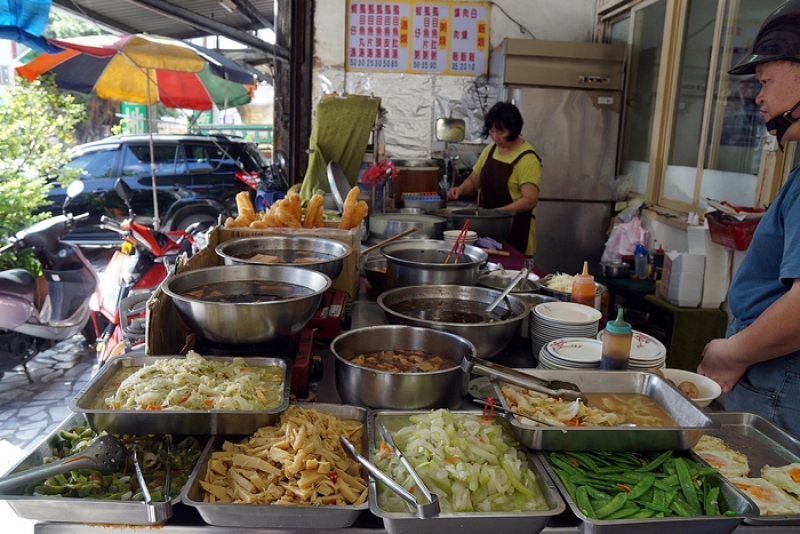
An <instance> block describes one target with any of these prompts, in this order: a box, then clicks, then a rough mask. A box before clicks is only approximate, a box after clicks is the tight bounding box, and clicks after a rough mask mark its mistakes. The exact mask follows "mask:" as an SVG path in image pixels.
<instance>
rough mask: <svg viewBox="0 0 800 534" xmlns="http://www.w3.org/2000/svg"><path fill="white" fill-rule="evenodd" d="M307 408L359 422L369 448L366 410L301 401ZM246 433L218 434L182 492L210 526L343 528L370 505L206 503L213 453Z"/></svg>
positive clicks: (182, 498) (184, 501)
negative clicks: (205, 486)
mask: <svg viewBox="0 0 800 534" xmlns="http://www.w3.org/2000/svg"><path fill="white" fill-rule="evenodd" d="M298 406H301V407H303V408H305V409H309V408H313V409H315V410H317V411H318V412H320V413H325V414H330V415H333V416H335V417H336V418H337V419H341V420H350V421H360V422H362V423H363V424H364V426H365V428H364V431H363V432H362V442H361V443H360V444H358V445H360V447H361V450H362V451H365V450H366V449H367V429H366V424H367V413H368V412H367V409H366V408H359V407H356V406H347V405H337V404H321V403H320V404H317V403H309V404H298ZM245 437H247V436H228V437H227V438H226V437H223V436H216V437H215V438H214V439H213V440H211V441H210V442H209V444H208V445H207V446H206V448H205V450H204V451H203V454H202V455H201V456H200V459H199V460H198V461H197V465H196V466H195V468H194V471H193V472H192V474H191V476H190V477H189V481H188V482H187V483H186V485H185V486H184V488H183V492H181V500H182V501H183V503H184V504H187V505H189V506H193V507H195V508H196V509H197V512H198V513H199V514H200V516H201V517H202V518H203V520H204V521H205V522H206V523H208V524H209V525H214V526H218V527H235V528H257V527H269V528H283V529H291V528H294V529H312V528H313V529H317V528H320V527H321V526H324V528H326V529H327V528H344V527H348V526H350V525H352V524H353V523H354V522H355V520H356V519H357V518H358V515H359V514H360V513H361V511H363V510H366V509H367V508H368V507H369V505H368V504H367V503H366V502H365V503H364V504H360V505H356V506H312V505H309V506H299V505H298V506H292V505H283V504H281V505H276V504H242V503H237V504H232V503H206V502H203V493H204V490H203V488H202V487H201V486H200V480H202V479H203V478H204V477H205V474H206V471H207V470H208V462H209V460H210V459H211V455H212V454H213V453H214V452H216V451H218V450H220V449H221V447H222V444H223V442H224V441H226V440H227V441H233V442H239V441H241V439H242V438H245ZM362 476H363V477H364V480H366V479H367V473H366V470H364V469H362Z"/></svg>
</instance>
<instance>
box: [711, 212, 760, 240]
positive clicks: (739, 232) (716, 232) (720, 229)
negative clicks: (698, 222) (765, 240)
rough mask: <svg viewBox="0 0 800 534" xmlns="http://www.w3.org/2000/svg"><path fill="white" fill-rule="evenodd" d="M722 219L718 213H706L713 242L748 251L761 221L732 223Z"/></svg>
mask: <svg viewBox="0 0 800 534" xmlns="http://www.w3.org/2000/svg"><path fill="white" fill-rule="evenodd" d="M722 217H723V215H722V214H720V212H718V211H715V212H711V213H706V220H707V221H708V229H709V231H710V233H711V241H713V242H714V243H717V244H719V245H722V246H725V247H729V248H732V249H735V250H747V247H749V246H750V242H751V241H752V240H753V233H755V231H756V226H758V223H759V222H761V219H750V220H749V221H730V220H726V219H723V218H722Z"/></svg>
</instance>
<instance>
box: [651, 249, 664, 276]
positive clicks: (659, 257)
mask: <svg viewBox="0 0 800 534" xmlns="http://www.w3.org/2000/svg"><path fill="white" fill-rule="evenodd" d="M663 273H664V247H662V246H661V244H660V243H659V245H658V249H657V250H656V251H655V252H654V253H653V272H652V273H651V274H652V276H653V280H656V281H658V280H661V275H662V274H663Z"/></svg>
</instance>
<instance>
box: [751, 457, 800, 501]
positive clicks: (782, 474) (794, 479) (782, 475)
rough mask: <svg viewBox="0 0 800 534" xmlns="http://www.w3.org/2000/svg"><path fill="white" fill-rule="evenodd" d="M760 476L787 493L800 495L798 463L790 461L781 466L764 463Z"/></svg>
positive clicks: (799, 464) (799, 465) (799, 467)
mask: <svg viewBox="0 0 800 534" xmlns="http://www.w3.org/2000/svg"><path fill="white" fill-rule="evenodd" d="M761 477H762V478H763V479H765V480H767V481H769V482H772V483H773V484H775V485H776V486H778V487H779V488H781V489H782V490H783V491H785V492H787V493H790V494H792V495H794V496H800V463H792V464H788V465H784V466H782V467H770V466H768V465H765V466H764V467H762V468H761Z"/></svg>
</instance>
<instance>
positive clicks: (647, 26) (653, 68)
mask: <svg viewBox="0 0 800 534" xmlns="http://www.w3.org/2000/svg"><path fill="white" fill-rule="evenodd" d="M666 6H667V0H658V1H656V2H653V3H650V4H648V5H645V6H643V7H641V8H637V9H634V10H633V11H632V12H631V18H632V19H633V22H632V26H633V28H632V31H631V33H630V35H631V37H630V61H629V69H628V93H627V99H626V106H625V111H624V113H625V118H624V121H625V122H624V129H623V137H622V153H621V169H620V170H621V172H622V174H628V175H630V176H631V178H632V179H633V191H635V192H637V193H641V194H644V193H645V192H646V191H647V177H648V173H649V168H650V163H649V158H650V143H651V137H652V133H653V123H654V119H655V112H656V96H657V95H656V89H657V87H658V71H659V67H660V65H661V53H662V49H663V44H662V43H663V39H664V17H665V16H666Z"/></svg>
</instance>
